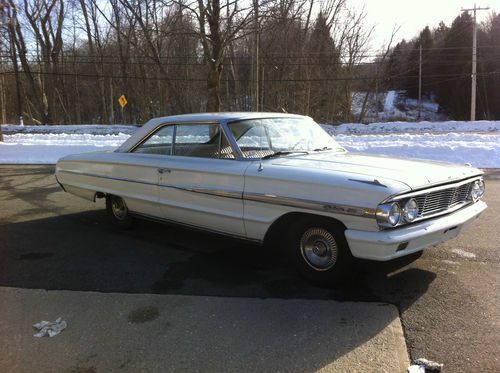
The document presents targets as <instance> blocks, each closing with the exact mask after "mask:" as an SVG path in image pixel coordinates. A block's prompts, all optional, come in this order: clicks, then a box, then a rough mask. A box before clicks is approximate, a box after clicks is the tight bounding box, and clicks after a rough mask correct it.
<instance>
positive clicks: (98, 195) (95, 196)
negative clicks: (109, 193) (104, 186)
mask: <svg viewBox="0 0 500 373" xmlns="http://www.w3.org/2000/svg"><path fill="white" fill-rule="evenodd" d="M105 197H106V193H103V192H95V194H94V202H95V200H96V199H97V198H105Z"/></svg>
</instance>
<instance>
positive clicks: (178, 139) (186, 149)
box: [172, 123, 235, 159]
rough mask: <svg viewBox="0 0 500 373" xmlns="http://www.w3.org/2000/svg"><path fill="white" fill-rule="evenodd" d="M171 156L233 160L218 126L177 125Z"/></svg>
mask: <svg viewBox="0 0 500 373" xmlns="http://www.w3.org/2000/svg"><path fill="white" fill-rule="evenodd" d="M172 154H173V155H176V156H185V157H202V158H225V159H232V158H235V156H234V153H233V150H232V148H231V146H230V145H229V143H228V141H227V139H226V137H225V136H224V134H223V133H222V131H221V128H220V125H219V124H210V123H209V124H205V123H203V124H177V125H176V130H175V139H174V148H173V152H172Z"/></svg>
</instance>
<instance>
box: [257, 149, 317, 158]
mask: <svg viewBox="0 0 500 373" xmlns="http://www.w3.org/2000/svg"><path fill="white" fill-rule="evenodd" d="M288 154H309V152H306V151H301V150H280V151H279V152H276V153H273V154H268V155H265V156H263V157H262V159H269V158H275V157H280V156H282V155H288Z"/></svg>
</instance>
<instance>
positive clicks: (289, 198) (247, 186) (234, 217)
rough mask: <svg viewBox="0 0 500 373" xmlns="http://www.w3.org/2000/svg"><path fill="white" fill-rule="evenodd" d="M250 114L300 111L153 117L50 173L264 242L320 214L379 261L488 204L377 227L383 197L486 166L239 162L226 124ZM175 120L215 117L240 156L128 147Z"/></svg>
mask: <svg viewBox="0 0 500 373" xmlns="http://www.w3.org/2000/svg"><path fill="white" fill-rule="evenodd" d="M255 118H304V117H300V116H294V115H289V114H272V113H220V114H198V115H181V116H172V117H165V118H156V119H153V120H151V121H149V122H148V123H146V124H145V125H144V126H142V127H141V128H139V129H138V130H137V131H136V132H135V133H134V134H133V135H132V136H131V137H130V138H129V139H128V140H127V141H126V142H125V143H124V144H123V145H122V146H120V147H119V148H118V149H116V150H115V151H111V152H96V153H86V154H77V155H71V156H67V157H64V158H62V159H60V160H59V161H58V163H57V168H56V178H57V180H58V182H59V184H60V185H61V186H62V187H63V189H64V190H65V191H66V192H69V193H73V194H75V195H77V196H80V197H83V198H87V199H89V200H92V201H94V200H95V198H96V196H97V197H100V196H104V195H108V194H109V195H117V196H120V197H122V198H123V200H124V201H125V203H126V205H127V208H128V210H130V212H132V213H134V214H136V215H140V216H144V217H152V218H155V219H161V220H166V221H170V222H175V223H179V224H183V225H188V226H192V227H195V228H198V229H204V230H209V231H214V232H217V233H221V234H225V235H230V236H236V237H239V238H242V239H246V240H251V241H256V242H260V243H263V242H264V241H265V240H266V238H267V235H268V234H269V232H270V229H271V227H273V224H275V223H276V222H278V221H279V220H280V219H283V217H285V216H288V217H290V216H293V215H290V214H301V215H303V214H310V215H313V216H324V217H327V218H331V219H335V221H338V222H341V224H342V225H343V226H344V227H345V238H346V240H347V242H348V245H349V249H350V251H351V253H352V255H353V256H354V257H358V258H365V259H372V260H379V261H385V260H390V259H393V258H396V257H400V256H404V255H408V254H410V253H413V252H416V251H419V250H422V249H423V248H425V247H428V246H431V245H435V244H437V243H440V242H442V241H445V240H448V239H451V238H453V237H456V236H457V235H458V233H459V232H460V231H461V229H462V227H463V226H464V225H465V224H467V223H469V222H470V221H472V220H473V219H474V218H476V217H478V216H479V215H480V214H481V212H482V211H484V209H485V208H486V204H485V203H484V202H482V201H480V200H477V201H472V200H471V199H470V198H469V196H468V195H467V196H465V195H464V196H462V197H460V198H462V199H461V200H460V201H458V200H457V201H458V202H459V203H458V204H455V205H454V206H452V205H449V206H448V207H447V208H446V209H445V210H443V211H440V212H439V213H435V214H431V215H430V216H429V217H427V218H425V217H421V219H419V221H416V222H414V223H411V224H404V225H401V226H398V227H395V228H390V229H383V228H381V227H380V225H379V224H378V223H377V208H378V206H379V205H380V204H381V203H382V202H384V201H387V200H389V199H394V198H396V200H397V199H398V198H399V196H401V195H403V196H405V195H406V196H408V197H411V196H413V195H417V196H418V195H419V196H421V195H423V194H428V195H429V196H436V195H437V196H441V195H442V196H444V197H446V196H448V195H449V196H451V197H450V198H452V197H453V198H455V195H458V191H459V190H460V191H462V192H463V191H464V190H466V189H467V188H468V187H469V186H470V185H471V183H473V182H474V181H475V180H479V179H481V175H482V171H480V170H478V169H476V168H473V167H470V166H466V165H463V166H462V165H453V164H448V163H440V162H429V161H418V160H410V159H395V158H389V157H383V156H371V155H363V154H353V153H349V152H329V151H325V152H315V153H312V154H290V155H287V156H286V157H285V156H284V157H279V158H278V157H277V158H271V159H254V158H252V159H248V158H242V157H241V152H239V151H238V149H237V147H238V146H237V144H236V141H235V139H234V138H232V133H231V131H230V130H229V129H228V123H231V122H234V121H239V120H245V119H255ZM176 123H217V124H218V125H219V126H220V128H221V129H222V131H223V133H224V134H225V136H227V138H228V140H229V143H230V144H231V146H232V147H233V150H234V152H235V153H236V154H238V155H239V156H237V157H235V158H236V159H219V158H200V157H194V156H175V155H160V154H142V153H134V152H131V151H132V150H133V149H135V147H136V146H137V145H138V144H141V142H142V141H144V139H147V138H148V136H149V135H150V134H151V133H152V132H154V131H155V130H156V129H157V128H160V127H161V126H166V125H169V124H176ZM219 147H220V144H219ZM235 147H236V149H234V148H235ZM219 151H220V148H219ZM461 186H463V187H462V188H461V189H460V187H461ZM443 191H446V192H443ZM429 193H434V194H429ZM436 193H437V194H436ZM440 193H441V194H440ZM443 193H444V194H443ZM446 193H448V194H446ZM450 193H451V194H450ZM467 193H468V192H467ZM444 197H443V198H444ZM458 197H459V196H457V197H456V198H458ZM405 198H406V197H405ZM446 198H448V197H446ZM455 202H456V201H455Z"/></svg>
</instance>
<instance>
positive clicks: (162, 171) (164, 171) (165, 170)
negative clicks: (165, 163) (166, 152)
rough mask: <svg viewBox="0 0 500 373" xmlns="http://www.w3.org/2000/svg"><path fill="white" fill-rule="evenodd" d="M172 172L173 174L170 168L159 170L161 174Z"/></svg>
mask: <svg viewBox="0 0 500 373" xmlns="http://www.w3.org/2000/svg"><path fill="white" fill-rule="evenodd" d="M170 172H171V170H169V169H168V168H159V169H158V173H159V174H169V173H170Z"/></svg>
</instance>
